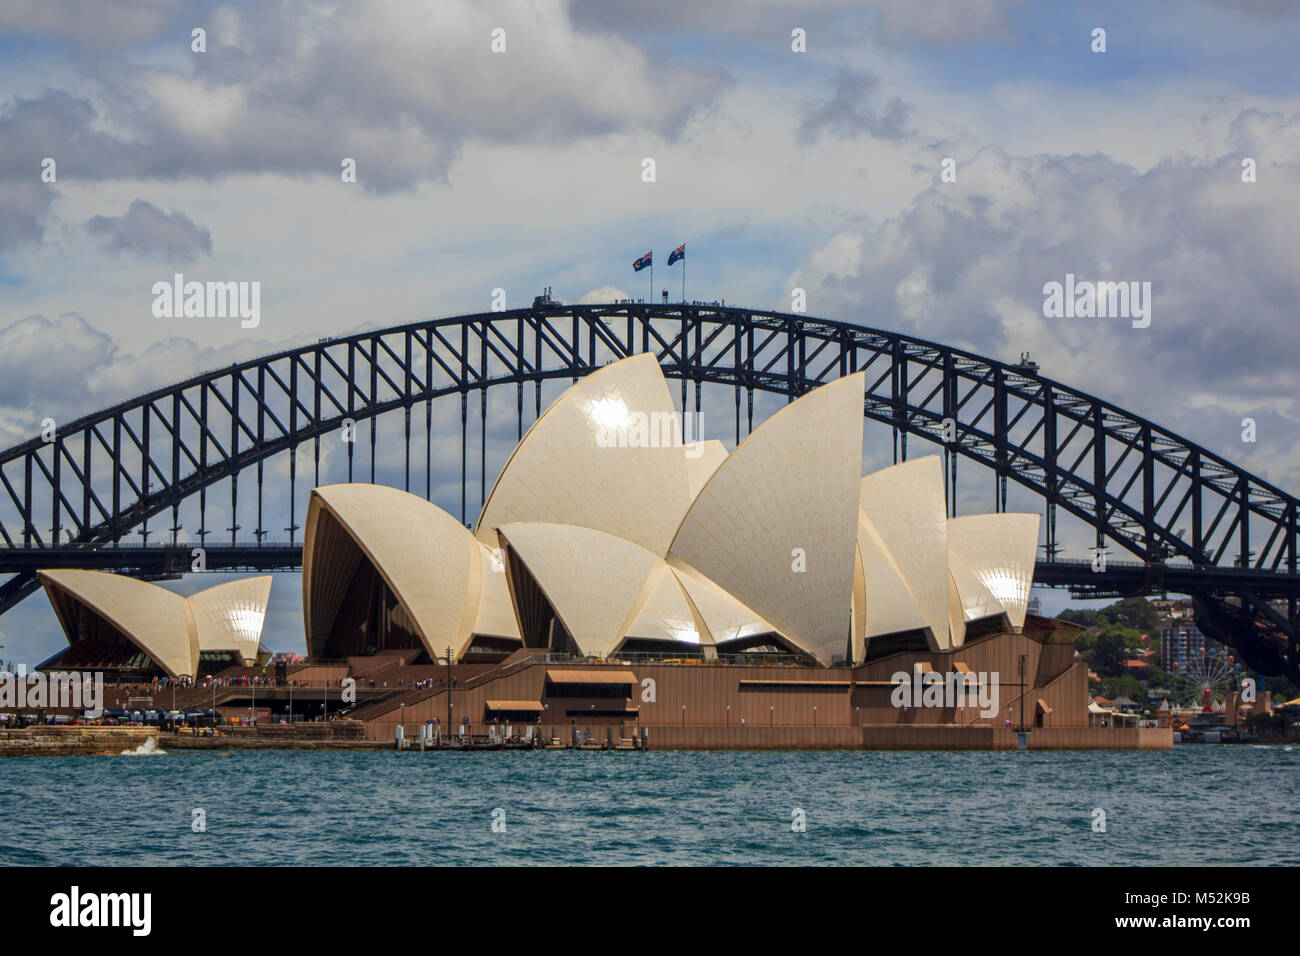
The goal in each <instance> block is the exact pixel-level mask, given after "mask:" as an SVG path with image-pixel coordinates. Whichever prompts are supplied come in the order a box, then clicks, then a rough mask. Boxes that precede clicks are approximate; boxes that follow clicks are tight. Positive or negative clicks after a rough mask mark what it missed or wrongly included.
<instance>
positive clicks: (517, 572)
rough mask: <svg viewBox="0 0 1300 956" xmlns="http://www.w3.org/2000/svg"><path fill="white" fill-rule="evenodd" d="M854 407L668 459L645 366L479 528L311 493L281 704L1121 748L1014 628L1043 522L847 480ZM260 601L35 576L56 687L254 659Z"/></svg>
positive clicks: (661, 382) (1065, 641)
mask: <svg viewBox="0 0 1300 956" xmlns="http://www.w3.org/2000/svg"><path fill="white" fill-rule="evenodd" d="M864 387H865V382H864V375H863V373H857V374H851V375H847V376H845V377H843V378H840V379H838V380H835V381H833V382H830V383H829V384H827V385H824V386H822V387H820V388H818V389H816V390H814V391H811V392H809V393H807V394H806V395H803V396H801V397H799V398H798V399H796V400H794V401H792V402H791V403H789V404H788V405H786V406H785V407H784V408H782V409H781V410H780V411H778V412H777V413H776V414H774V415H773V416H771V417H770V418H769V419H768V420H767V421H765V422H764V423H763V424H762V425H760V426H759V427H758V428H756V429H755V430H754V431H753V432H752V433H751V434H750V435H749V436H748V437H747V438H746V439H745V440H744V441H742V442H740V443H739V444H738V445H737V447H736V448H735V449H734V450H733V451H731V452H730V453H728V451H727V449H726V447H725V446H724V445H723V444H722V443H721V442H718V441H700V442H683V441H682V436H681V430H680V426H679V425H678V418H677V415H676V413H675V410H674V407H673V403H672V399H671V397H670V394H669V390H668V387H667V383H666V381H665V379H664V377H663V374H662V372H661V370H660V367H659V364H658V363H657V361H656V360H655V358H654V356H653V355H650V354H642V355H636V356H633V357H631V358H627V359H624V360H622V361H618V362H615V363H613V364H611V365H608V366H605V367H603V368H601V369H599V370H597V371H595V372H593V373H592V374H590V375H588V376H587V377H586V378H583V379H581V380H579V381H577V382H576V383H575V384H574V385H573V386H572V387H571V388H569V389H568V390H567V391H566V392H565V393H564V394H562V395H561V396H560V397H559V398H558V399H557V400H556V401H555V402H554V403H553V404H552V405H551V406H550V407H549V408H548V409H547V410H546V411H545V413H544V414H543V415H541V417H540V418H538V420H537V421H536V422H535V423H534V424H533V426H532V427H531V428H530V429H529V431H528V432H527V433H526V434H525V435H524V437H523V438H522V440H521V441H520V442H519V444H518V445H517V447H516V448H515V449H514V451H513V453H512V454H511V456H510V458H509V460H508V461H507V462H506V464H505V466H504V468H503V469H502V471H501V473H500V475H499V477H498V478H497V480H496V483H495V485H494V487H493V488H492V490H491V493H490V495H489V496H488V498H487V501H486V503H485V504H484V506H483V508H482V511H481V514H480V515H479V518H478V521H477V524H476V526H474V527H473V528H472V529H471V528H466V527H465V526H464V525H462V524H461V523H460V522H459V521H458V520H456V519H455V518H454V517H452V516H451V515H449V514H448V513H446V512H445V511H443V510H442V509H440V508H439V507H437V506H436V505H434V504H432V503H430V502H428V501H426V500H425V499H424V498H421V497H419V496H416V495H412V494H409V493H406V492H403V491H400V490H397V489H394V488H389V487H385V486H380V485H369V484H344V485H329V486H323V487H317V488H316V489H315V490H314V491H313V492H312V495H311V500H310V505H309V509H308V514H307V519H306V526H305V537H304V546H303V570H302V600H303V608H302V610H303V620H304V624H305V631H306V634H305V637H306V646H307V660H306V661H305V662H303V663H302V664H299V665H295V669H294V672H293V673H290V674H288V675H287V678H288V682H289V683H293V682H294V676H295V674H296V675H299V676H301V677H304V678H305V677H308V676H310V678H312V679H314V680H318V681H324V682H325V683H327V684H328V683H329V682H331V681H334V682H337V681H338V680H341V679H343V678H346V677H349V676H350V677H353V678H354V679H355V680H356V682H357V686H358V687H359V688H360V693H359V696H358V700H357V702H356V705H355V707H354V708H353V709H352V710H351V711H350V713H349V716H354V717H356V719H358V720H361V721H364V722H365V725H366V731H367V734H368V735H369V736H373V737H376V738H381V739H382V738H387V739H391V738H392V736H393V732H394V730H395V727H396V726H397V725H399V724H400V725H402V726H404V727H405V728H406V730H407V733H408V734H409V733H411V727H412V725H422V724H426V723H433V722H435V721H436V722H438V723H453V724H460V723H461V722H463V721H468V722H470V723H471V724H480V723H490V722H510V723H513V724H524V723H527V724H534V725H542V726H543V727H550V728H560V730H559V731H558V732H560V733H564V732H567V730H568V728H570V727H576V726H582V727H592V726H595V725H601V726H603V727H607V728H613V727H617V728H619V730H620V733H621V734H623V735H628V734H630V733H633V732H641V731H642V729H644V728H649V729H650V731H651V733H652V735H653V738H654V739H655V740H656V741H657V742H658V743H659V744H660V745H662V746H701V747H709V746H828V747H829V746H834V747H853V746H865V747H872V746H878V747H892V746H898V747H910V746H915V747H949V746H951V747H993V746H1006V745H1008V744H1007V740H1009V739H1010V738H1011V736H1012V735H1011V728H1012V727H1013V726H1022V725H1023V726H1024V727H1027V728H1033V729H1034V730H1041V731H1043V732H1044V733H1045V734H1046V735H1047V736H1048V737H1049V738H1050V737H1052V734H1055V738H1053V739H1055V740H1057V744H1056V745H1059V746H1124V744H1120V743H1118V739H1117V738H1114V737H1112V738H1110V742H1108V743H1097V742H1089V741H1088V740H1087V739H1085V738H1087V737H1088V735H1089V733H1090V731H1091V730H1092V729H1091V728H1089V727H1088V712H1087V704H1088V695H1087V678H1086V667H1085V666H1084V665H1083V664H1081V663H1078V662H1076V661H1075V659H1074V653H1073V645H1072V640H1073V637H1074V633H1075V629H1074V628H1073V626H1072V625H1068V624H1065V623H1063V622H1059V621H1055V620H1051V619H1047V618H1041V617H1037V616H1034V615H1031V614H1028V613H1027V609H1028V603H1029V591H1030V584H1031V581H1032V577H1033V570H1034V560H1035V553H1036V549H1037V544H1038V517H1037V516H1036V515H1031V514H985V515H971V516H962V517H950V516H949V510H948V506H947V501H946V497H945V487H944V478H943V470H942V468H941V465H940V463H939V459H938V458H935V457H927V458H921V459H916V460H911V461H905V462H903V463H901V464H897V465H895V466H893V467H890V468H886V469H884V470H882V471H877V472H875V473H872V474H868V475H866V476H865V477H864V476H863V475H862V459H863V440H862V435H863V394H864ZM265 580H266V579H264V578H259V579H251V580H250V581H248V582H234V583H233V584H230V585H223V586H221V587H219V588H213V589H211V590H209V591H204V592H200V593H199V594H196V595H194V596H193V597H190V598H188V599H185V598H181V597H179V596H177V595H174V594H172V593H171V592H168V591H164V590H163V589H161V588H158V587H156V586H154V585H148V584H143V583H139V582H133V581H129V580H126V579H121V578H115V577H114V576H111V575H101V574H97V573H94V572H69V571H63V572H49V573H46V574H44V575H42V581H43V583H44V585H45V588H46V591H47V593H48V595H49V598H50V601H51V603H52V604H53V605H54V608H55V611H56V613H57V614H58V617H59V620H60V623H61V624H62V625H63V628H64V631H65V633H66V634H67V636H68V639H69V642H70V647H69V649H68V650H67V651H65V652H63V654H62V655H60V656H59V658H58V659H57V660H56V661H52V662H48V666H52V665H53V664H55V663H61V664H65V663H67V662H69V661H71V660H72V659H73V658H75V659H76V660H78V661H80V660H89V659H91V658H97V659H99V658H102V659H104V660H112V661H117V662H118V663H117V664H116V666H118V667H121V668H128V667H136V668H137V670H138V671H139V672H140V673H144V672H145V671H147V670H148V669H149V667H151V666H152V667H154V668H156V669H160V670H161V671H162V672H165V673H166V674H167V675H171V676H177V675H198V674H200V673H202V672H204V671H205V669H209V670H210V669H212V668H213V667H215V666H216V664H217V663H218V658H219V657H220V655H226V656H225V657H224V658H221V660H225V661H230V662H232V663H243V664H247V663H249V662H252V661H253V660H255V659H256V658H257V657H258V656H259V651H258V646H259V645H258V641H259V634H260V626H261V621H262V618H263V616H264V613H265V608H266V586H263V585H262V584H260V583H259V582H262V581H265ZM449 657H450V660H451V661H452V662H453V664H454V674H453V675H452V677H451V686H450V688H449V687H448V678H447V668H446V666H445V665H446V662H447V660H448V658H449ZM236 658H239V659H241V660H239V661H238V662H236V661H235V659H236ZM913 682H915V686H916V688H917V691H918V692H917V693H916V694H915V695H913V694H911V693H910V691H911V685H912V683H913ZM903 683H907V684H908V688H907V690H908V693H906V694H903V695H900V693H899V690H900V686H901V685H902V684H903ZM954 686H956V687H957V688H958V689H963V688H964V689H968V690H969V691H970V693H969V694H968V695H966V696H963V695H961V694H958V695H957V696H956V697H954V696H953V695H952V694H951V693H946V694H945V693H944V692H943V691H945V690H947V691H951V690H952V688H953V687H954ZM923 687H925V688H929V687H933V688H935V689H936V692H935V693H933V694H929V693H927V694H924V695H923V694H922V693H921V689H922V688H923ZM977 689H978V694H977V693H976V690H977ZM301 696H302V695H301V694H300V697H301ZM601 732H602V733H604V732H605V731H601ZM610 733H611V734H612V731H611V732H610Z"/></svg>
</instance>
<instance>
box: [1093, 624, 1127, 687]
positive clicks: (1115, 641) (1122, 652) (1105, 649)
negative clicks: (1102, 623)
mask: <svg viewBox="0 0 1300 956" xmlns="http://www.w3.org/2000/svg"><path fill="white" fill-rule="evenodd" d="M1127 649H1128V644H1127V642H1126V641H1125V640H1124V636H1123V632H1121V631H1103V632H1102V633H1101V634H1098V635H1097V646H1096V648H1095V649H1094V650H1093V652H1092V669H1093V670H1095V671H1096V672H1097V676H1099V677H1119V676H1120V675H1121V674H1123V673H1124V661H1125V660H1126V659H1127V658H1128V654H1127Z"/></svg>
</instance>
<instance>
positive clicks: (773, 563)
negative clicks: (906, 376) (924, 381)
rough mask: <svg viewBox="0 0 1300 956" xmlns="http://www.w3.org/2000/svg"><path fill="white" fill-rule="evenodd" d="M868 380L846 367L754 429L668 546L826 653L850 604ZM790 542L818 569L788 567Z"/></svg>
mask: <svg viewBox="0 0 1300 956" xmlns="http://www.w3.org/2000/svg"><path fill="white" fill-rule="evenodd" d="M865 390H866V372H865V371H863V372H854V373H851V374H849V375H845V376H842V377H840V378H837V379H835V380H833V381H831V382H828V383H826V384H824V385H821V386H819V387H818V388H815V389H813V390H812V391H810V392H808V393H807V394H805V395H801V396H800V397H799V398H797V399H796V400H795V401H793V402H791V403H790V404H789V405H787V406H785V407H784V408H782V409H780V410H778V411H777V412H776V413H775V414H774V415H772V416H771V417H769V418H768V419H767V420H766V421H764V422H763V423H762V424H761V425H759V427H758V428H756V429H754V431H753V432H752V433H751V434H750V435H749V436H747V437H746V438H745V440H744V441H742V442H741V443H740V444H739V445H737V446H736V449H735V451H733V452H732V453H731V454H730V455H728V456H727V458H726V459H725V460H724V461H723V462H722V463H721V464H720V465H719V466H718V468H717V470H716V471H715V472H714V473H713V474H712V476H710V478H709V480H708V481H707V482H705V484H704V487H703V488H702V489H701V490H700V492H699V494H698V496H697V497H696V498H695V500H694V502H693V503H692V504H691V506H690V508H689V510H688V511H687V512H686V514H685V516H684V517H683V518H682V521H681V524H680V526H679V527H678V529H677V533H676V535H675V536H674V538H673V541H672V546H671V547H670V548H669V550H668V553H669V557H670V558H672V557H676V558H678V559H680V560H681V561H683V562H685V563H686V564H687V565H689V566H691V567H692V568H695V569H696V570H698V571H699V573H700V574H702V575H704V576H705V577H707V578H709V579H710V580H711V581H713V582H714V583H715V584H717V585H718V586H719V587H721V588H722V589H723V590H725V591H727V592H729V593H730V594H731V595H732V596H733V597H735V598H736V599H737V600H738V601H740V602H741V603H742V604H744V605H746V606H748V607H749V608H751V609H752V610H753V611H754V612H755V613H757V614H759V615H761V616H762V617H763V619H765V620H766V621H768V622H770V623H771V624H772V626H773V628H774V629H775V630H776V631H777V632H778V633H780V634H781V635H782V636H783V637H784V638H785V639H786V640H787V641H789V642H791V643H792V644H795V645H797V646H799V647H800V648H802V649H804V650H806V651H808V652H810V653H811V654H812V655H813V656H815V657H817V658H819V659H821V660H823V661H826V662H829V661H830V660H831V659H832V658H834V657H836V656H838V655H840V654H842V653H843V649H844V642H845V634H846V632H845V628H846V627H847V624H846V622H847V621H848V620H849V619H850V615H851V612H852V601H853V575H854V566H855V560H856V548H855V541H856V535H857V522H856V515H857V510H858V478H859V474H860V472H861V470H862V425H861V422H862V413H863V405H862V403H863V398H864V396H865ZM828 433H829V434H830V435H831V436H832V440H830V441H827V440H825V436H826V435H827V434H828ZM794 449H797V451H795V450H794ZM796 488H797V489H800V491H801V492H802V493H800V494H795V495H792V494H791V489H796ZM792 548H794V549H795V551H800V550H802V559H803V560H808V561H811V562H812V563H813V566H814V567H816V568H817V570H818V572H819V573H817V574H797V573H791V568H792V565H791V557H792V556H793V555H794V552H793V551H792V550H791V549H792ZM760 554H761V555H767V556H768V558H767V559H766V560H762V561H754V560H752V559H751V560H746V558H745V555H751V556H752V555H760Z"/></svg>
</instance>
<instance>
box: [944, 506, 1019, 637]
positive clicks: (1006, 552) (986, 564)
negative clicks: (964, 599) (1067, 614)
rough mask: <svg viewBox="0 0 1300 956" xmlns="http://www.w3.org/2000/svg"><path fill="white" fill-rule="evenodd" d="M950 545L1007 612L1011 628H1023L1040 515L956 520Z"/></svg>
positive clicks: (950, 526)
mask: <svg viewBox="0 0 1300 956" xmlns="http://www.w3.org/2000/svg"><path fill="white" fill-rule="evenodd" d="M948 545H949V547H950V548H951V549H952V552H953V554H955V555H957V557H958V558H960V559H961V560H962V561H963V562H965V564H966V566H967V567H969V568H970V570H971V571H972V572H973V573H974V574H975V576H976V577H978V578H979V579H980V581H981V582H982V583H983V585H984V587H985V588H987V589H988V592H989V594H991V595H992V596H993V598H994V599H995V600H996V601H997V602H998V603H999V604H1001V605H1002V607H1003V608H1004V609H1005V610H1006V612H1007V617H1008V619H1010V621H1011V624H1012V626H1013V627H1024V625H1025V612H1026V610H1027V609H1028V607H1029V589H1030V587H1032V585H1033V581H1034V562H1035V560H1036V559H1037V556H1038V515H1036V514H991V515H967V516H966V517H962V518H953V519H952V520H950V521H949V522H948Z"/></svg>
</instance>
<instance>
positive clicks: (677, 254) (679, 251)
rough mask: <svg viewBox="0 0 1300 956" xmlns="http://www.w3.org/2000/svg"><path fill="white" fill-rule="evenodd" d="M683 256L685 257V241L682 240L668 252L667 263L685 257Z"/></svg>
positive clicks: (670, 263)
mask: <svg viewBox="0 0 1300 956" xmlns="http://www.w3.org/2000/svg"><path fill="white" fill-rule="evenodd" d="M685 258H686V243H684V242H683V243H682V244H681V245H680V246H678V247H677V248H676V249H674V250H673V251H672V252H670V253H668V264H669V265H672V264H673V263H674V262H676V261H677V260H678V259H685Z"/></svg>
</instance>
